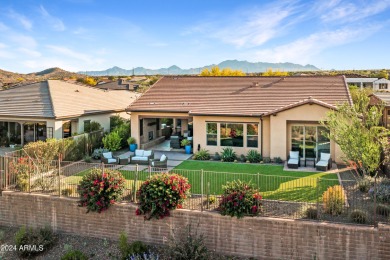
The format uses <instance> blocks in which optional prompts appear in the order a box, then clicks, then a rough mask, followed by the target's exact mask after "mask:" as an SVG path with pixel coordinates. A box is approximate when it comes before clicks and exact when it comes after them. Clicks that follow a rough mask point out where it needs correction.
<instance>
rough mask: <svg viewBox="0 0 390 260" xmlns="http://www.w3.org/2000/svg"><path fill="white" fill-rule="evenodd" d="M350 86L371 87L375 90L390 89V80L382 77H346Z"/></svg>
mask: <svg viewBox="0 0 390 260" xmlns="http://www.w3.org/2000/svg"><path fill="white" fill-rule="evenodd" d="M346 81H347V84H348V85H349V86H357V87H359V88H360V89H364V88H370V89H372V90H374V91H390V80H388V79H385V78H382V79H379V78H346Z"/></svg>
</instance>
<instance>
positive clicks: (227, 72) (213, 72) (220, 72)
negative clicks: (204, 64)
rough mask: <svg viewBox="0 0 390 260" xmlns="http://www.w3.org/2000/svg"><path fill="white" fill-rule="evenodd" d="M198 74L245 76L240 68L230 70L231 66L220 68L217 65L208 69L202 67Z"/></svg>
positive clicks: (208, 75) (207, 75)
mask: <svg viewBox="0 0 390 260" xmlns="http://www.w3.org/2000/svg"><path fill="white" fill-rule="evenodd" d="M200 76H206V77H210V76H245V73H244V72H243V71H242V70H232V69H231V68H224V69H222V70H221V69H220V68H219V67H218V66H214V67H212V68H211V70H209V69H207V68H206V69H203V70H202V72H201V73H200Z"/></svg>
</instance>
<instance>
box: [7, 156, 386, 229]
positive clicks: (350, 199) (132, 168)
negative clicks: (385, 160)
mask: <svg viewBox="0 0 390 260" xmlns="http://www.w3.org/2000/svg"><path fill="white" fill-rule="evenodd" d="M93 168H105V169H113V170H119V171H120V172H121V174H122V175H123V176H124V178H125V179H126V182H125V192H124V200H125V201H132V202H137V198H136V192H137V190H138V189H139V187H140V186H141V184H142V183H143V182H144V181H145V180H146V179H147V178H149V177H150V176H152V175H154V174H158V173H161V172H167V170H166V169H161V168H153V167H143V168H142V169H141V167H140V166H138V165H116V164H109V165H106V164H101V163H85V162H66V161H50V162H44V161H40V160H36V159H33V158H29V157H26V158H22V157H0V189H1V190H12V191H22V192H29V193H43V194H49V195H53V196H65V197H74V198H78V197H79V195H78V192H77V188H78V184H79V182H80V180H81V179H82V176H84V175H85V174H86V173H87V172H88V171H90V170H91V169H93ZM172 172H174V173H177V174H180V175H182V176H184V177H186V178H188V180H189V183H190V184H191V196H190V197H189V198H188V199H187V200H186V201H185V203H184V205H183V207H184V208H186V209H190V210H200V211H212V210H217V208H218V205H219V199H220V198H221V195H222V193H223V189H222V186H223V185H225V184H226V183H227V182H231V181H234V180H241V181H246V182H250V183H252V184H253V185H254V187H255V188H257V189H258V190H259V191H260V193H261V194H262V196H263V201H262V208H261V214H260V215H261V216H268V217H281V218H291V219H310V218H311V219H316V220H320V221H332V222H350V221H351V213H352V212H356V211H357V210H360V211H362V212H363V214H364V215H365V216H366V221H365V224H376V223H377V222H378V221H381V222H389V219H388V217H387V215H386V214H387V213H383V212H380V210H381V208H380V207H379V208H378V205H379V204H378V203H376V201H375V200H374V199H375V198H376V197H375V196H370V195H369V194H368V193H363V192H361V191H360V190H359V189H358V185H357V179H356V176H355V174H354V172H353V171H351V170H350V169H344V170H339V171H338V172H337V175H333V177H332V178H329V177H330V176H329V175H320V176H319V177H317V178H313V177H291V176H277V175H268V174H267V173H262V172H258V173H230V172H229V173H224V172H214V171H204V170H202V169H200V170H181V169H175V170H171V173H172ZM291 174H294V173H293V172H292V173H291ZM335 185H341V186H342V189H343V191H344V193H343V198H342V200H343V204H342V207H341V208H340V209H339V211H338V212H329V210H328V209H327V208H326V207H324V202H323V194H324V192H325V191H326V190H327V189H328V188H329V187H332V186H335Z"/></svg>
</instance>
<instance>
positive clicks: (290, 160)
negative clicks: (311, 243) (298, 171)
mask: <svg viewBox="0 0 390 260" xmlns="http://www.w3.org/2000/svg"><path fill="white" fill-rule="evenodd" d="M287 164H296V165H298V159H289V160H288V162H287Z"/></svg>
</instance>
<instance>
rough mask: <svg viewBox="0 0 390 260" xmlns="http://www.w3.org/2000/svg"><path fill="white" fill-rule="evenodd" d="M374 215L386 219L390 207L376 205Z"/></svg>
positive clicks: (389, 212)
mask: <svg viewBox="0 0 390 260" xmlns="http://www.w3.org/2000/svg"><path fill="white" fill-rule="evenodd" d="M376 213H378V214H379V215H382V216H385V217H388V216H390V206H388V205H384V204H378V205H377V206H376Z"/></svg>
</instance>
